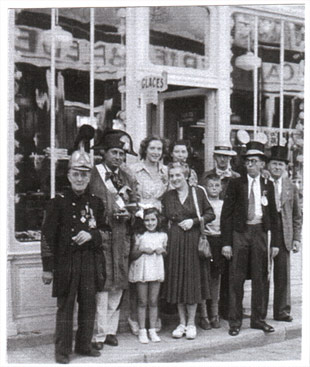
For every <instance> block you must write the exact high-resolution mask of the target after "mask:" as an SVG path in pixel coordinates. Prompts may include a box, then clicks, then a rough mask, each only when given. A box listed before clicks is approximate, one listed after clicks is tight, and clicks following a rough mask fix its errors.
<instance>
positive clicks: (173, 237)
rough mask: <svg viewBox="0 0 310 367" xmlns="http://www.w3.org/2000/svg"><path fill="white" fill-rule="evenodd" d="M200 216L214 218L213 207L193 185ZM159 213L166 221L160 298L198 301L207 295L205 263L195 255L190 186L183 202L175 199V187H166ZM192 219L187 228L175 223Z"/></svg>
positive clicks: (196, 227)
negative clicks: (167, 228) (165, 247)
mask: <svg viewBox="0 0 310 367" xmlns="http://www.w3.org/2000/svg"><path fill="white" fill-rule="evenodd" d="M196 192H197V199H198V204H199V207H200V213H201V216H202V217H203V218H204V221H205V223H209V222H211V221H212V220H214V219H215V216H214V213H213V209H212V207H211V205H210V203H209V201H208V200H207V198H206V196H205V194H204V192H203V191H202V189H200V188H196ZM162 204H163V215H164V216H165V217H166V218H167V219H168V221H169V231H168V247H167V252H168V254H167V259H166V279H165V282H164V289H163V293H162V295H163V298H165V299H166V300H167V302H169V303H186V304H195V303H200V302H201V301H202V300H203V299H209V298H211V297H210V285H209V282H210V271H209V264H208V263H207V262H206V261H204V260H201V259H200V258H199V255H198V240H199V236H200V226H199V220H198V217H197V214H196V209H195V204H194V200H193V194H192V188H190V187H189V193H188V196H187V198H186V199H185V201H184V203H183V204H182V203H181V202H180V200H179V197H178V193H177V191H176V190H170V191H168V192H167V193H166V194H165V195H164V197H163V201H162ZM184 219H193V221H194V225H193V227H192V228H191V229H190V230H189V231H183V229H182V228H181V227H179V226H178V223H180V222H182V221H183V220H184Z"/></svg>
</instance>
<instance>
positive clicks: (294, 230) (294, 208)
mask: <svg viewBox="0 0 310 367" xmlns="http://www.w3.org/2000/svg"><path fill="white" fill-rule="evenodd" d="M281 217H282V225H283V237H284V243H285V247H286V248H287V250H288V251H290V250H292V247H293V246H292V244H293V240H296V241H300V239H301V227H302V215H301V210H300V205H299V195H298V189H297V187H296V186H295V185H294V184H293V183H292V182H291V180H290V179H289V178H288V177H283V178H282V193H281Z"/></svg>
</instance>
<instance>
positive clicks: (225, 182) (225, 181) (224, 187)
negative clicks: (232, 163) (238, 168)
mask: <svg viewBox="0 0 310 367" xmlns="http://www.w3.org/2000/svg"><path fill="white" fill-rule="evenodd" d="M215 174H216V168H215V167H214V168H213V169H211V170H210V171H207V172H204V173H203V175H202V176H201V179H200V181H199V184H200V185H202V186H205V187H206V186H207V177H208V176H210V175H215ZM237 177H240V175H239V173H238V172H235V171H233V170H231V177H224V178H222V179H221V184H222V192H221V193H220V199H221V200H223V199H224V197H225V192H226V190H227V186H228V183H229V181H230V180H231V179H232V178H237Z"/></svg>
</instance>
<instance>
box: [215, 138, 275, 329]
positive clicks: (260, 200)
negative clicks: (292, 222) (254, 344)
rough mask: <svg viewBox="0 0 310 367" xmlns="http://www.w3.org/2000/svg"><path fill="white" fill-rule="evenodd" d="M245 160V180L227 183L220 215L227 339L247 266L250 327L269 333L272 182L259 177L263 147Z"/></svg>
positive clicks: (250, 148) (253, 146)
mask: <svg viewBox="0 0 310 367" xmlns="http://www.w3.org/2000/svg"><path fill="white" fill-rule="evenodd" d="M245 159H246V161H245V165H246V169H247V175H246V176H243V177H238V178H235V179H232V180H231V181H230V182H229V184H228V187H227V191H226V194H225V198H224V204H223V208H222V214H221V232H222V240H223V248H222V254H223V255H224V256H225V257H226V258H227V259H231V264H230V269H229V270H230V279H229V286H230V289H229V291H230V294H229V295H230V300H229V301H230V302H229V334H230V335H232V336H236V335H238V334H239V331H240V328H241V324H242V311H243V310H242V300H243V287H244V282H245V280H246V278H247V275H248V270H249V269H248V267H250V270H251V279H252V302H251V328H253V329H261V330H263V331H264V332H266V333H270V332H273V331H274V328H273V327H272V326H271V325H268V324H267V323H266V322H265V321H264V302H265V297H264V294H265V290H266V286H267V282H268V258H269V252H270V253H271V256H272V257H275V256H276V255H277V253H278V252H279V248H278V247H277V246H278V245H277V241H276V235H277V222H276V213H277V211H276V204H275V198H274V189H273V184H272V182H271V181H269V180H267V179H263V177H261V170H262V169H263V168H264V166H265V154H264V145H263V144H262V143H260V142H255V141H252V142H250V143H248V144H247V151H246V153H245ZM270 231H271V233H270ZM268 232H269V233H268ZM270 234H271V235H270ZM270 245H271V248H269V246H270Z"/></svg>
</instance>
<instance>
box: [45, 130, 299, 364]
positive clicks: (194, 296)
mask: <svg viewBox="0 0 310 367" xmlns="http://www.w3.org/2000/svg"><path fill="white" fill-rule="evenodd" d="M82 128H83V127H82ZM82 128H81V129H82ZM86 135H87V137H88V139H89V133H87V134H85V136H86ZM79 136H80V142H78V144H77V146H79V149H78V150H76V151H75V152H73V153H72V155H71V158H70V161H69V169H68V175H67V177H68V180H69V183H70V185H71V188H70V189H68V190H67V191H66V192H65V193H64V194H63V195H60V194H59V195H57V196H56V197H55V198H54V199H51V200H50V202H49V204H48V206H47V209H46V215H45V218H44V223H43V226H42V241H41V253H42V263H43V277H42V278H43V282H44V283H45V284H50V283H51V282H53V296H54V297H57V315H56V335H55V359H56V362H58V363H69V361H70V357H69V356H70V354H71V353H72V344H73V310H74V304H75V300H76V299H77V302H78V329H77V333H76V337H75V352H76V353H77V354H80V355H87V356H93V357H98V356H100V350H102V348H103V346H104V344H108V345H112V346H117V345H118V339H117V336H116V334H117V329H118V324H119V316H120V307H121V304H122V300H123V298H124V291H125V290H127V289H128V291H129V303H130V307H129V318H128V323H129V326H130V329H131V331H132V333H133V334H134V335H136V336H137V337H138V340H139V341H140V342H141V343H143V344H146V343H149V341H152V342H160V340H161V339H160V336H159V335H158V333H159V331H160V329H161V326H162V325H161V324H162V321H161V317H160V313H159V312H158V301H159V299H163V300H165V301H166V302H167V304H172V305H176V308H177V312H178V316H179V324H178V325H177V326H176V328H175V329H174V330H173V331H172V337H173V338H181V337H183V336H185V337H186V338H187V339H194V338H195V337H196V334H197V329H196V320H197V319H198V322H197V323H198V325H199V326H200V327H201V328H203V329H205V330H208V329H211V328H219V327H220V326H221V323H220V319H221V318H223V319H227V320H228V322H229V334H230V335H232V336H236V335H238V333H239V331H240V328H241V324H242V316H243V307H242V299H243V286H244V282H245V280H246V279H251V280H252V305H251V328H255V329H262V330H263V331H264V332H272V331H274V329H273V327H272V326H271V325H268V324H267V323H266V321H265V320H266V316H267V308H268V295H269V283H270V272H271V268H272V267H271V263H272V262H273V263H274V267H273V269H274V305H273V306H274V307H273V311H274V312H273V317H274V319H275V320H278V321H287V322H289V321H292V316H291V314H290V312H291V306H290V276H289V274H290V251H291V250H293V251H294V252H297V251H298V250H299V248H300V237H301V222H302V219H301V211H300V207H299V198H298V191H297V188H296V187H295V186H294V185H293V184H292V183H291V181H290V179H289V178H288V176H287V164H288V159H287V149H286V148H285V147H282V146H275V147H272V149H271V156H270V157H269V158H267V157H266V155H265V153H264V145H263V144H261V143H259V142H255V141H252V142H249V143H248V144H247V149H246V152H245V154H244V160H245V168H246V172H247V173H246V175H243V176H240V175H239V174H238V173H237V172H235V171H233V170H232V167H231V165H230V161H231V158H232V157H233V156H235V155H236V154H237V153H236V152H235V151H233V150H232V148H231V146H230V145H229V144H223V145H219V146H216V147H215V149H214V161H215V168H214V169H213V170H211V171H208V172H205V173H204V174H203V175H202V177H200V178H198V177H197V174H196V173H195V171H194V170H193V169H191V168H190V167H189V165H188V163H187V161H188V158H189V155H190V153H191V148H190V145H189V144H188V142H186V141H184V140H179V141H176V142H173V143H172V144H171V145H170V147H169V158H170V163H169V164H168V165H167V166H166V165H164V164H163V163H162V162H163V156H164V153H165V151H166V145H165V144H166V143H165V141H164V140H163V139H161V138H159V137H156V136H150V137H147V138H145V139H144V140H143V141H142V142H141V145H140V152H139V154H140V161H139V162H138V163H135V164H133V165H127V164H126V154H131V155H134V156H137V154H136V153H135V152H134V150H133V145H132V140H131V137H130V136H129V135H128V134H127V133H126V132H124V131H121V130H108V131H106V132H105V134H104V135H103V136H102V138H101V139H100V141H99V142H98V143H97V144H96V145H95V146H93V147H92V148H93V149H94V150H95V153H96V154H97V155H98V154H99V155H100V156H101V157H102V162H101V163H99V164H97V165H95V166H94V167H93V165H92V162H91V158H90V155H89V153H88V152H87V151H86V150H85V146H87V144H86V143H85V139H84V138H83V133H81V132H80V134H79ZM86 140H87V139H86ZM266 164H267V166H266ZM201 223H202V224H203V225H202V226H201ZM202 227H203V228H202ZM202 234H203V235H206V236H207V239H208V242H209V244H210V248H211V254H212V256H211V257H208V258H205V257H201V256H200V255H199V251H198V244H199V240H200V237H201V235H202ZM197 310H198V311H199V312H198V311H197ZM198 313H199V315H198Z"/></svg>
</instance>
